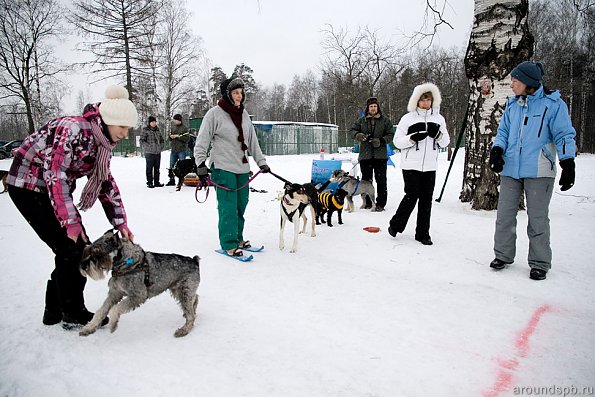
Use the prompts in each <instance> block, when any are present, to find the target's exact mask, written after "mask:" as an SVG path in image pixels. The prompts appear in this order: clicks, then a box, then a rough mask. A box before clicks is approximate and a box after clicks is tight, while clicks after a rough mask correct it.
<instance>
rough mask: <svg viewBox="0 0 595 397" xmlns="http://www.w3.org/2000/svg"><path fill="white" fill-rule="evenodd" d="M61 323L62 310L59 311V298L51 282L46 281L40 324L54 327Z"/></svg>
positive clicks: (54, 285)
mask: <svg viewBox="0 0 595 397" xmlns="http://www.w3.org/2000/svg"><path fill="white" fill-rule="evenodd" d="M60 321H62V309H60V298H59V297H58V290H57V289H56V284H55V283H54V281H53V280H48V282H47V286H46V288H45V310H44V311H43V319H42V322H43V323H44V324H45V325H55V324H58V323H59V322H60Z"/></svg>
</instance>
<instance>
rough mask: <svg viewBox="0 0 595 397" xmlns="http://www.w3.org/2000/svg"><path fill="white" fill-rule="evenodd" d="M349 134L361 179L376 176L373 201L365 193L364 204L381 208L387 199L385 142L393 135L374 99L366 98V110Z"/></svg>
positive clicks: (367, 179)
mask: <svg viewBox="0 0 595 397" xmlns="http://www.w3.org/2000/svg"><path fill="white" fill-rule="evenodd" d="M351 134H352V138H353V139H355V140H357V141H358V142H359V156H358V159H359V165H360V169H361V172H362V179H363V180H365V181H370V182H372V177H374V179H376V203H372V201H371V200H370V198H369V197H367V196H366V198H365V200H366V205H365V206H364V208H372V211H374V212H382V211H384V207H385V206H386V201H387V199H388V190H387V187H386V167H387V161H388V153H387V150H386V144H387V143H388V142H390V141H392V139H393V136H394V134H393V126H392V123H391V121H390V119H389V118H388V117H386V116H385V115H383V114H382V111H381V110H380V105H379V104H378V99H377V98H375V97H370V98H368V99H367V100H366V112H365V114H364V116H362V117H361V118H359V119H358V120H357V121H356V122H355V123H354V124H353V127H352V128H351Z"/></svg>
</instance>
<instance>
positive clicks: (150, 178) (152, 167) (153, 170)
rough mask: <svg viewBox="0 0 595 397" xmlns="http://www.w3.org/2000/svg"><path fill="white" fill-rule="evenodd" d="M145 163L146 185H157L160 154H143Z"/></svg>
mask: <svg viewBox="0 0 595 397" xmlns="http://www.w3.org/2000/svg"><path fill="white" fill-rule="evenodd" d="M145 160H146V161H147V168H146V173H147V185H152V184H155V185H156V184H158V183H159V167H160V166H161V154H152V153H145Z"/></svg>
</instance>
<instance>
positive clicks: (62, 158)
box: [6, 103, 126, 229]
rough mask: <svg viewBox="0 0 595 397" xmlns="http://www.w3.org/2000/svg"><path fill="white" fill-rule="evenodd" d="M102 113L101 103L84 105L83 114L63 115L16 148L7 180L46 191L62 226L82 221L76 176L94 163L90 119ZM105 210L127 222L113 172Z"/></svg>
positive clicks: (117, 221)
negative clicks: (76, 201) (76, 199)
mask: <svg viewBox="0 0 595 397" xmlns="http://www.w3.org/2000/svg"><path fill="white" fill-rule="evenodd" d="M98 117H100V116H99V104H98V103H97V104H90V105H87V106H86V107H85V110H84V111H83V117H74V116H69V117H60V118H57V119H54V120H52V121H50V122H49V123H47V124H46V125H44V126H43V127H41V128H40V129H39V130H37V131H36V132H35V133H33V134H31V135H29V136H28V137H27V138H26V139H25V140H24V141H23V144H22V145H21V147H20V148H19V149H18V150H17V152H16V154H15V157H14V160H13V162H12V166H11V167H10V171H9V174H8V177H7V179H6V182H7V183H8V184H9V185H12V186H16V187H20V188H24V189H28V190H33V191H36V192H42V193H47V194H48V195H49V197H50V201H51V203H52V206H53V207H54V213H55V215H56V218H57V219H58V221H59V222H60V224H61V225H62V226H64V227H65V228H67V229H68V228H69V226H71V225H75V224H80V223H81V216H80V213H79V212H78V210H77V208H76V206H75V204H74V199H73V197H72V194H73V192H74V190H75V189H76V180H77V179H79V178H82V177H83V176H88V175H90V174H91V172H92V171H93V168H94V167H95V156H96V154H97V144H96V143H95V140H94V138H93V133H92V132H91V123H90V122H91V121H92V120H95V119H96V118H98ZM99 201H100V202H101V204H102V206H103V209H104V211H105V214H106V216H107V218H108V219H109V221H110V222H111V224H112V225H113V226H114V227H117V226H120V225H123V224H126V212H125V211H124V205H123V204H122V197H121V195H120V190H119V189H118V186H117V185H116V182H115V181H114V178H113V177H112V175H111V173H110V174H109V179H108V181H106V182H105V183H104V184H103V186H102V187H101V192H100V194H99Z"/></svg>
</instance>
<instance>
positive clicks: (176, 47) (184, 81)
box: [159, 0, 202, 128]
mask: <svg viewBox="0 0 595 397" xmlns="http://www.w3.org/2000/svg"><path fill="white" fill-rule="evenodd" d="M161 14H162V15H163V27H162V29H160V37H161V46H160V48H161V51H160V52H159V58H160V61H161V62H162V65H163V66H162V68H161V69H160V72H159V83H160V87H161V89H162V90H163V112H164V113H163V114H164V117H165V118H167V119H168V120H169V119H170V118H171V116H172V115H173V112H174V110H176V109H177V108H181V107H182V105H183V104H185V103H190V102H192V100H193V99H194V98H193V97H195V93H196V92H197V91H198V90H197V89H196V86H195V84H194V83H195V81H194V77H195V76H197V75H199V74H200V73H201V71H200V68H199V65H200V58H201V56H202V50H201V45H200V38H199V37H196V36H193V35H192V34H191V32H190V30H189V28H188V25H189V24H188V11H187V10H186V8H185V7H184V4H183V3H182V2H181V1H179V0H174V1H172V2H167V3H164V5H163V8H162V10H161ZM167 127H168V128H169V123H168V124H167Z"/></svg>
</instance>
